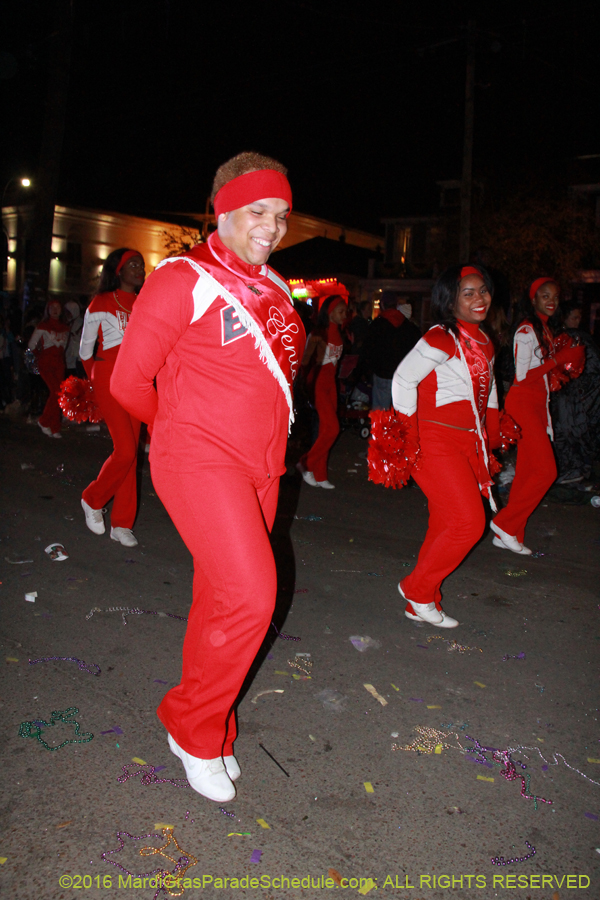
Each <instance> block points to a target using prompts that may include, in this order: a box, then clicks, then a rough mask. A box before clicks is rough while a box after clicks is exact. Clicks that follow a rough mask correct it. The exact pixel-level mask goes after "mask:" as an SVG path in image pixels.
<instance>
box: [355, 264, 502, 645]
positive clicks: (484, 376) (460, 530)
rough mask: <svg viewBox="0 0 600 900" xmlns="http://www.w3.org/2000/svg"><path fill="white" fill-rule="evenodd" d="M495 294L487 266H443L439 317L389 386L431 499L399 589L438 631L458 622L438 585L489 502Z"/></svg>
mask: <svg viewBox="0 0 600 900" xmlns="http://www.w3.org/2000/svg"><path fill="white" fill-rule="evenodd" d="M492 292H493V285H492V281H491V278H490V276H489V275H488V273H487V272H486V270H485V269H483V268H482V267H480V268H477V269H476V268H474V267H472V266H463V267H461V266H452V267H451V268H449V269H446V271H445V272H443V273H442V275H441V276H440V278H439V280H438V281H437V283H436V284H435V286H434V288H433V294H432V298H431V314H432V318H433V319H434V321H436V322H437V323H438V324H437V325H434V326H433V328H430V329H429V331H428V332H427V334H426V335H425V336H424V337H423V338H421V340H420V341H419V342H418V344H417V345H416V346H415V347H414V349H413V350H411V351H410V353H409V354H408V355H407V356H406V357H405V358H404V359H403V360H402V362H401V363H400V365H399V366H398V368H397V369H396V372H395V374H394V378H393V383H392V400H393V405H394V409H396V410H397V411H398V412H400V413H401V414H402V418H403V419H404V417H406V419H405V424H406V425H407V427H408V432H409V436H410V439H411V442H412V443H413V444H414V443H415V442H416V441H418V442H419V443H420V447H421V456H420V464H419V463H417V466H416V468H415V469H414V470H413V472H412V476H413V478H414V479H415V481H416V482H417V484H418V485H419V487H420V488H421V489H422V491H423V492H424V493H425V495H426V496H427V500H428V503H429V528H428V531H427V535H426V537H425V541H424V543H423V546H422V547H421V550H420V552H419V558H418V560H417V565H416V567H415V569H414V570H413V571H412V572H411V574H410V575H409V576H408V577H407V578H405V579H404V580H403V581H402V582H401V583H400V584H399V585H398V590H399V591H400V595H401V596H402V598H403V599H404V600H406V608H405V615H406V616H407V618H409V619H414V620H416V621H423V622H428V623H429V624H431V625H438V626H439V627H440V628H454V627H455V626H456V625H458V622H457V621H456V619H453V618H451V617H450V616H448V615H446V613H445V612H444V611H443V610H442V608H441V590H440V588H441V584H442V581H443V580H444V578H446V576H447V575H449V574H450V573H451V572H453V571H454V569H455V568H456V567H457V566H458V565H459V564H460V563H461V562H462V560H463V559H464V557H465V556H466V555H467V553H468V552H469V550H471V548H472V547H473V546H474V544H475V543H476V542H477V541H478V540H479V538H480V537H481V535H482V534H483V530H484V527H485V514H484V510H483V505H482V503H481V496H480V495H481V494H482V493H483V494H484V495H485V496H487V497H488V498H489V500H490V504H491V505H492V506H493V499H492V497H491V494H490V486H491V484H492V479H491V475H490V471H489V464H488V452H489V451H488V434H489V435H490V437H491V438H492V440H491V443H492V446H498V445H499V443H500V435H499V426H498V421H499V419H498V401H497V396H496V388H495V384H494V375H493V366H492V364H493V357H494V349H493V344H492V341H491V340H490V337H489V336H488V335H487V334H486V333H485V331H484V330H483V329H482V328H481V327H480V326H481V325H482V323H483V322H484V320H485V317H486V315H487V312H488V309H489V306H490V302H491V298H492ZM486 431H487V434H486ZM369 462H370V464H371V460H369ZM493 508H494V509H495V507H493Z"/></svg>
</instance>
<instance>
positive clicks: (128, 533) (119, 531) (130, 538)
mask: <svg viewBox="0 0 600 900" xmlns="http://www.w3.org/2000/svg"><path fill="white" fill-rule="evenodd" d="M110 537H111V540H113V541H118V542H119V543H120V544H123V546H124V547H137V545H138V539H137V538H136V536H135V534H134V533H133V531H132V530H131V528H119V526H117V527H116V528H111V529H110Z"/></svg>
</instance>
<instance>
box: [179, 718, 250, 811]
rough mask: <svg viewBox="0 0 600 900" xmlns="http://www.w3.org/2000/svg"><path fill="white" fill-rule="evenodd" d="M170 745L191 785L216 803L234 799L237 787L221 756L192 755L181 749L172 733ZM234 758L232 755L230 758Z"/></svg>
mask: <svg viewBox="0 0 600 900" xmlns="http://www.w3.org/2000/svg"><path fill="white" fill-rule="evenodd" d="M169 747H170V748H171V753H174V754H175V756H178V757H179V759H180V760H181V762H182V763H183V768H184V769H185V774H186V776H187V780H188V781H189V783H190V787H192V788H193V789H194V790H195V791H197V792H198V793H199V794H202V796H203V797H208V799H209V800H214V801H215V802H216V803H227V802H228V801H229V800H233V798H234V797H235V787H234V785H233V782H232V781H231V778H230V777H229V775H228V774H227V770H226V769H225V765H224V763H223V758H222V757H221V756H217V757H216V759H199V758H198V757H197V756H191V755H190V754H189V753H186V752H185V750H182V749H181V747H180V746H179V744H177V743H176V742H175V740H174V739H173V738H172V737H171V735H169ZM233 758H234V757H230V759H233ZM238 768H239V767H238Z"/></svg>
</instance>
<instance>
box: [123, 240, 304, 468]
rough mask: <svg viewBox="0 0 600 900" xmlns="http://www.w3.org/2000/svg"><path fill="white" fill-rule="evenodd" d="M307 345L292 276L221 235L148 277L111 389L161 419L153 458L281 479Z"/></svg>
mask: <svg viewBox="0 0 600 900" xmlns="http://www.w3.org/2000/svg"><path fill="white" fill-rule="evenodd" d="M303 344H304V329H303V326H302V322H301V320H300V318H299V316H298V315H297V313H296V312H295V310H294V307H293V305H292V302H291V297H290V294H289V290H288V288H287V285H286V284H285V282H284V281H283V280H282V279H281V278H280V277H279V276H278V275H277V274H276V273H275V272H274V271H273V270H272V269H270V268H269V267H268V266H266V265H265V266H252V265H248V264H246V263H244V262H242V261H241V260H240V259H239V258H238V257H237V256H236V255H235V254H234V253H232V252H231V251H230V250H228V249H227V247H225V245H224V244H223V243H222V242H221V240H220V239H219V237H218V234H217V233H216V232H215V233H214V234H212V235H211V236H210V238H209V241H208V243H207V244H201V245H199V246H197V247H194V249H193V250H191V251H190V253H187V254H185V256H183V257H178V258H176V259H175V260H165V261H164V262H163V263H161V264H160V266H159V267H157V269H156V270H155V271H154V272H153V273H152V274H151V275H150V276H149V278H148V279H147V280H146V283H145V285H144V287H143V288H142V290H141V291H140V294H139V296H138V299H137V302H136V304H135V308H134V310H133V314H132V316H131V320H130V323H129V325H128V328H127V332H126V334H125V337H124V339H123V344H122V346H121V351H120V353H119V357H118V359H117V362H116V365H115V369H114V372H113V376H112V379H111V392H112V394H113V396H114V397H115V398H116V399H117V400H118V401H119V403H121V405H122V406H124V407H125V409H127V410H128V411H129V412H130V413H131V414H132V415H133V416H135V417H136V418H139V419H141V420H142V421H144V422H147V423H149V424H150V423H153V432H152V444H151V450H150V462H151V463H152V464H153V465H155V466H158V467H160V468H161V469H166V470H168V471H178V472H196V471H199V470H201V469H202V468H204V467H207V466H214V465H218V466H219V467H223V466H234V467H236V468H241V469H243V470H244V471H245V472H248V471H249V472H250V473H252V474H253V475H254V476H256V477H257V478H260V479H264V478H266V477H268V476H271V477H276V476H279V475H281V474H283V472H284V471H285V464H284V456H285V447H286V440H287V430H288V429H287V425H288V421H289V419H290V409H291V405H292V401H291V384H292V381H293V378H294V376H295V374H296V372H297V368H298V365H299V360H300V356H301V348H302V346H303ZM155 377H156V384H157V391H155V389H154V378H155Z"/></svg>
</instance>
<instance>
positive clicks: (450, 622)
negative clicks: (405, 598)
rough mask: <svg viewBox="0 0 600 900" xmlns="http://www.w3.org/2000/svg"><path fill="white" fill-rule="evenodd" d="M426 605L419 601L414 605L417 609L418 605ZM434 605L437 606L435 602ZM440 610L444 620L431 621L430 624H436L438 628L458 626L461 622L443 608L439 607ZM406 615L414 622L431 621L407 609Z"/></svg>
mask: <svg viewBox="0 0 600 900" xmlns="http://www.w3.org/2000/svg"><path fill="white" fill-rule="evenodd" d="M424 605H425V604H423V603H421V604H419V603H417V604H416V606H413V609H416V607H417V606H424ZM427 605H429V604H427ZM433 606H435V603H434V604H433ZM438 612H439V613H440V614H441V616H442V621H441V622H430V623H429V624H430V625H435V627H436V628H456V626H457V625H459V624H460V623H459V622H458V620H457V619H453V618H452V616H447V615H446V613H445V612H444V610H443V609H438ZM404 615H405V616H406V618H407V619H411V620H412V621H413V622H427V621H429V620H428V619H423V618H421V616H417V615H413V614H412V613H409V612H408V611H407V610H404Z"/></svg>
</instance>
